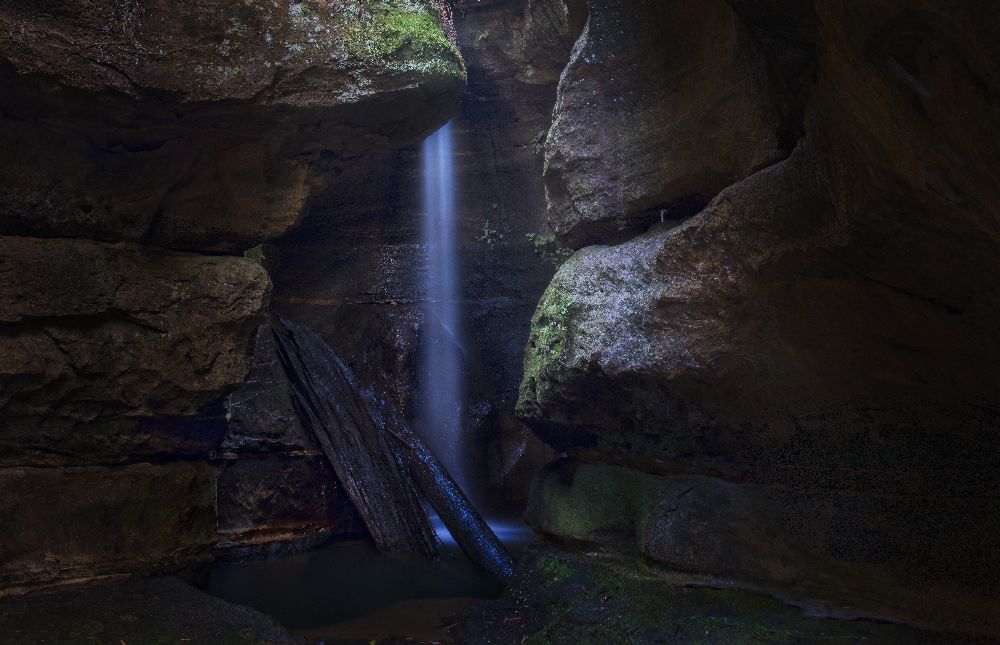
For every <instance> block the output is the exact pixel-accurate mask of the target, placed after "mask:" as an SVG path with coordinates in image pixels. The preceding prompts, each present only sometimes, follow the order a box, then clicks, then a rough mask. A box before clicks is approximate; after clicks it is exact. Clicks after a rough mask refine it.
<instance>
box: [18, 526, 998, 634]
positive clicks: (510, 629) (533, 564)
mask: <svg viewBox="0 0 1000 645" xmlns="http://www.w3.org/2000/svg"><path fill="white" fill-rule="evenodd" d="M334 552H335V553H336V551H334ZM314 557H315V554H313V555H312V556H310V555H308V554H303V555H301V557H300V558H299V559H298V561H296V560H292V561H291V562H292V567H291V568H292V569H293V570H294V569H295V567H296V566H299V567H307V566H308V567H309V568H310V570H311V569H317V575H325V574H326V573H328V572H327V571H326V570H325V569H323V567H322V566H319V567H316V561H315V560H314V559H311V558H314ZM337 557H342V553H341V555H338V556H337ZM352 558H353V559H354V560H356V561H357V563H358V564H357V566H358V567H365V568H370V567H372V561H371V560H368V561H366V560H365V558H358V557H356V554H355V555H354V556H352ZM285 560H286V558H280V559H276V560H271V561H268V562H266V563H260V564H258V565H256V566H255V567H252V568H250V569H245V568H244V569H236V570H237V571H241V572H242V574H243V577H242V578H239V577H237V578H232V577H230V578H229V582H232V583H234V584H237V585H240V584H244V585H246V584H249V585H254V584H259V583H261V581H264V580H268V579H269V577H268V576H269V575H271V574H273V573H274V571H275V570H276V569H274V568H273V567H275V566H283V561H285ZM296 562H297V564H296ZM336 562H338V563H339V564H343V560H342V559H341V560H337V561H336ZM320 564H321V565H322V562H320ZM377 566H383V567H387V568H386V569H385V570H384V571H383V572H382V573H381V574H380V573H379V572H378V570H377ZM396 566H399V565H398V563H395V562H394V563H392V564H390V565H386V564H384V563H383V564H382V565H376V571H375V574H374V575H373V576H372V577H371V582H372V583H373V584H383V585H384V584H386V582H387V579H386V578H385V577H384V576H385V575H391V576H398V575H399V572H398V571H395V570H393V569H392V568H393V567H396ZM406 566H407V567H409V566H410V565H406ZM303 570H304V569H303ZM408 570H409V571H410V572H411V573H414V572H419V569H408ZM386 571H389V574H386ZM346 573H347V574H348V575H347V576H346V577H341V578H339V579H338V580H337V583H336V584H337V585H339V587H338V588H339V589H341V590H342V591H344V592H345V593H349V592H350V583H349V582H347V581H351V580H353V581H355V582H357V578H356V576H355V577H351V576H352V575H353V574H352V572H350V571H348V572H346ZM283 575H284V574H283ZM270 580H271V583H272V587H271V588H270V589H269V591H270V592H271V593H273V594H274V597H275V598H277V597H278V596H279V595H281V594H282V593H283V592H284V591H287V590H283V589H281V587H280V585H276V584H274V582H275V581H274V579H270ZM286 580H287V579H286ZM209 582H210V584H209V588H211V581H209ZM452 582H454V581H452ZM216 584H218V581H217V582H216ZM466 590H467V589H466ZM460 591H461V589H460ZM310 592H312V590H310ZM420 594H424V595H425V596H426V597H414V596H419V595H420ZM226 595H228V596H230V598H229V599H223V598H220V597H218V596H216V595H212V594H209V593H206V592H205V591H202V590H200V589H197V588H195V587H194V586H192V585H189V584H187V583H185V582H183V581H181V580H179V579H177V578H170V577H161V578H151V579H134V580H125V581H119V582H111V583H105V584H92V585H86V586H80V587H75V588H69V589H63V590H60V591H54V592H49V593H36V594H32V595H29V596H26V597H22V598H7V599H4V600H0V643H3V644H4V645H7V644H9V645H21V644H22V643H23V644H26V645H27V644H30V645H49V644H52V645H56V644H59V645H62V644H66V643H68V644H76V643H81V644H84V643H87V644H89V643H100V644H104V643H108V644H111V645H140V644H142V645H145V644H149V645H165V644H168V643H169V644H177V643H192V644H198V643H205V644H209V645H214V644H219V645H243V644H248V645H257V644H261V645H263V644H265V643H270V644H275V645H285V644H296V645H307V644H312V645H315V644H317V643H322V645H355V644H358V645H371V644H372V643H376V644H377V645H402V644H406V645H429V644H431V643H440V644H441V645H445V644H447V643H464V644H470V645H508V644H510V645H591V644H593V645H615V644H619V643H620V644H623V645H624V644H634V645H639V644H643V645H645V644H647V643H648V644H651V645H652V644H659V643H710V644H729V643H834V644H840V643H844V644H846V643H866V644H886V645H889V644H900V645H902V644H906V645H910V644H916V645H922V644H926V645H931V644H949V645H950V644H954V643H970V644H971V643H984V644H985V643H992V642H997V641H990V640H988V639H974V638H970V637H967V636H958V635H955V634H939V633H931V632H926V631H921V630H919V629H916V628H913V627H908V626H904V625H898V624H892V623H887V622H880V621H875V620H837V619H832V618H823V617H818V616H816V615H814V614H810V613H809V612H808V611H805V610H803V609H802V608H800V607H796V606H791V605H788V604H786V603H783V602H781V601H779V600H776V599H774V598H773V597H771V596H767V595H763V594H758V593H752V592H747V591H740V590H736V589H720V588H715V587H704V586H697V585H691V584H689V583H688V582H685V579H684V577H683V576H681V577H669V576H668V577H664V576H662V575H650V574H648V572H643V571H641V570H640V569H639V568H635V567H633V566H630V565H629V566H625V565H623V562H622V561H621V560H613V559H607V558H603V557H600V556H596V557H595V555H594V554H584V553H567V552H564V551H559V550H555V549H551V548H548V547H543V546H539V545H535V546H533V547H531V548H529V549H528V550H527V551H526V552H525V553H524V554H523V557H522V564H521V566H519V568H518V572H517V574H516V576H515V578H514V580H513V582H512V584H511V585H510V586H509V587H507V588H506V589H505V590H503V591H502V593H499V594H494V595H493V597H486V596H488V595H489V594H485V593H482V594H478V597H477V596H476V595H465V596H458V597H447V594H446V593H445V592H444V591H443V590H442V589H437V590H435V589H432V588H418V589H415V590H410V592H409V593H404V594H401V595H400V594H396V595H395V596H394V595H392V594H390V595H389V596H384V595H383V596H379V598H378V599H376V600H375V601H372V602H376V601H377V602H382V605H381V606H376V605H374V604H370V606H368V605H366V606H362V605H355V606H353V607H351V608H350V611H349V612H348V614H344V615H341V616H339V617H338V620H335V621H332V622H331V623H330V624H327V625H322V624H313V625H311V626H308V627H301V626H299V627H295V626H291V627H289V626H288V625H287V623H286V624H285V625H283V624H282V623H281V622H279V620H278V618H276V617H272V615H268V614H267V613H264V612H263V611H259V610H258V609H253V608H251V607H248V606H244V605H242V604H238V603H234V602H231V601H230V600H231V596H233V595H234V593H233V592H230V593H228V594H226ZM346 597H347V596H337V595H336V594H333V595H332V596H331V598H330V599H329V600H330V602H335V603H336V602H342V601H343V599H344V598H346ZM251 600H253V601H254V602H256V603H257V605H258V606H266V605H268V603H269V602H270V603H272V604H273V602H274V601H273V599H272V600H271V601H266V602H265V601H262V600H261V599H260V597H257V598H256V599H253V598H251ZM300 601H301V599H300V598H297V597H296V595H295V594H294V593H293V594H290V595H287V602H288V603H289V606H293V605H295V604H296V603H298V604H299V605H301V602H300ZM276 608H277V610H278V612H277V613H279V614H280V613H282V612H283V611H288V609H287V608H286V609H282V608H281V607H280V606H276ZM289 615H291V614H289ZM298 619H299V620H302V618H301V617H300V618H298ZM292 620H296V618H295V617H294V616H293V618H292ZM313 620H314V622H315V620H316V618H315V617H313ZM393 634H400V635H393Z"/></svg>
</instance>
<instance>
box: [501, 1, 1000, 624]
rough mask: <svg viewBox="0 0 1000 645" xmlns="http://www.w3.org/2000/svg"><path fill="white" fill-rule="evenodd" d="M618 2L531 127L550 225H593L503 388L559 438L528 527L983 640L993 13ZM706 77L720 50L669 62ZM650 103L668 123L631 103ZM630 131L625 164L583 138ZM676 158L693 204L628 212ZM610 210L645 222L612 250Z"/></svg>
mask: <svg viewBox="0 0 1000 645" xmlns="http://www.w3.org/2000/svg"><path fill="white" fill-rule="evenodd" d="M634 4H635V3H622V2H617V1H610V2H603V1H592V2H590V3H589V6H590V19H589V26H588V28H587V29H586V30H585V31H584V34H583V37H582V38H581V39H580V40H579V41H578V42H577V45H576V48H575V51H574V58H573V62H572V63H571V64H570V66H569V67H568V68H567V70H566V71H565V72H564V74H563V76H562V80H561V82H560V89H559V92H560V98H559V101H558V103H557V106H556V114H555V119H554V126H553V130H552V134H550V137H549V140H548V142H547V144H546V158H547V170H546V173H547V179H548V186H549V218H550V222H551V223H552V226H553V227H554V228H555V229H556V230H557V231H559V232H560V233H561V234H563V235H564V236H565V237H566V239H568V240H570V241H572V242H574V243H575V244H585V243H594V242H603V243H605V244H604V245H596V246H589V247H586V248H583V249H582V250H580V251H578V252H577V253H576V254H575V255H574V256H573V257H572V258H571V259H570V260H569V261H568V262H567V263H566V264H564V265H563V266H562V267H561V268H560V270H559V272H558V273H557V275H556V276H555V278H554V280H553V281H552V283H551V284H550V285H549V287H548V289H547V290H546V293H545V295H544V296H543V298H542V300H541V302H540V304H539V307H538V309H537V310H536V312H535V316H534V319H533V326H532V335H531V339H530V341H529V345H528V348H527V350H526V354H525V378H524V380H523V382H522V389H521V397H520V400H519V403H518V410H519V413H520V414H521V415H522V417H523V418H524V419H525V420H526V421H527V422H528V423H530V424H531V425H532V427H533V428H534V429H535V430H536V431H537V432H538V434H539V435H540V436H541V437H543V438H545V439H546V440H547V441H548V442H549V443H551V444H552V445H553V446H556V447H557V448H559V449H561V450H568V451H569V452H570V460H569V461H568V462H565V463H563V464H561V465H559V466H558V467H554V468H555V469H554V470H553V471H551V472H549V473H548V474H546V475H544V476H543V477H542V478H541V479H540V480H539V482H538V486H537V488H536V495H535V498H534V501H533V504H532V509H533V510H532V514H531V517H532V521H533V523H534V524H535V526H536V527H537V528H539V529H540V530H542V531H543V532H546V533H548V534H550V535H551V536H553V537H557V538H559V539H562V540H568V541H570V542H576V541H582V542H585V543H594V542H598V543H605V544H612V543H613V544H617V545H618V546H619V548H630V549H631V548H636V546H635V545H637V548H638V549H639V550H640V551H641V552H642V553H643V554H645V555H646V556H648V557H649V558H651V559H653V560H655V561H658V562H661V563H664V564H667V565H670V566H672V567H677V568H681V569H686V570H690V571H694V572H699V573H706V574H711V575H716V576H724V577H727V578H731V579H737V580H741V581H743V582H744V583H745V584H764V585H775V586H778V587H781V588H784V589H795V590H797V592H798V593H799V594H800V595H801V596H802V597H813V598H816V597H819V598H825V599H826V600H829V601H831V602H832V603H834V604H835V605H836V606H838V607H844V606H847V607H850V608H851V611H856V612H858V613H864V612H866V611H871V612H875V613H877V614H879V615H888V616H895V617H902V618H905V619H908V620H913V621H917V622H923V623H926V624H931V625H937V626H941V625H944V626H947V627H949V628H953V629H964V630H971V631H979V632H989V633H994V634H995V633H998V632H1000V625H998V624H997V623H996V621H995V616H997V615H1000V614H998V612H997V609H998V606H1000V604H998V603H1000V594H998V593H997V589H996V584H995V583H996V581H997V580H998V579H1000V560H998V558H997V555H996V554H997V553H998V552H1000V551H998V547H1000V544H998V541H997V540H998V538H997V536H998V535H1000V531H998V529H1000V526H998V524H997V517H1000V516H998V514H997V511H998V510H1000V509H998V507H997V498H996V495H995V492H996V490H997V486H998V484H1000V480H998V479H997V473H998V472H1000V470H998V468H997V466H998V465H1000V450H998V448H997V444H996V441H995V439H996V436H997V432H998V430H1000V414H998V411H1000V399H998V395H997V389H996V387H995V386H994V382H995V380H996V379H995V378H994V377H993V374H994V373H995V370H996V367H997V359H998V357H1000V347H998V345H997V339H996V334H995V333H994V332H993V330H994V329H995V328H996V326H997V324H998V322H1000V293H998V290H997V286H996V285H997V284H998V278H1000V270H998V266H1000V265H998V264H997V263H996V261H995V258H996V254H997V251H998V246H997V244H998V241H1000V237H998V232H1000V231H998V219H997V215H996V209H997V207H998V206H997V205H998V204H1000V200H998V199H997V195H996V194H995V192H996V190H997V188H996V186H997V179H998V176H997V175H998V173H1000V170H998V169H1000V164H998V163H997V161H998V151H1000V150H998V147H997V145H998V144H997V138H996V136H995V134H996V132H995V130H996V128H995V121H996V120H995V118H994V117H995V110H996V105H997V104H998V97H1000V94H998V90H1000V87H998V86H997V84H996V82H995V78H994V77H995V74H994V73H993V70H995V69H996V68H997V63H998V62H1000V49H998V48H997V47H996V46H995V45H994V44H993V43H994V39H993V38H992V37H991V36H990V34H991V33H993V32H994V31H995V29H996V27H997V24H996V20H995V17H994V15H993V14H992V13H990V12H988V11H983V10H982V7H977V6H975V5H974V4H958V3H952V2H941V1H934V0H927V1H922V2H918V3H901V2H879V3H868V4H865V5H864V6H859V5H857V4H856V3H848V2H838V1H835V0H817V1H816V2H815V3H783V2H767V3H745V2H730V3H728V6H726V5H723V3H722V2H717V3H701V4H699V5H698V6H697V7H695V6H693V5H690V4H689V3H683V2H660V3H651V4H650V5H649V7H648V8H647V7H646V5H641V6H642V7H643V10H644V11H653V10H654V8H655V10H656V11H660V12H662V15H663V19H662V20H661V21H660V22H658V23H656V24H657V25H658V26H657V27H656V29H657V30H660V31H663V32H666V31H669V30H675V31H676V30H682V29H683V28H684V26H685V25H691V24H697V25H701V26H702V28H703V29H702V30H701V31H699V32H698V34H697V37H698V42H705V43H708V42H712V43H720V42H721V43H726V45H725V46H723V47H717V48H716V47H713V48H712V49H711V50H705V49H703V48H699V47H676V46H675V42H674V41H673V40H671V39H667V38H662V37H660V38H656V37H653V36H652V35H650V36H649V37H648V38H647V37H645V36H643V34H644V33H645V31H647V30H650V29H652V27H650V26H649V22H648V21H647V22H644V23H643V24H642V25H640V24H639V23H638V20H639V16H640V15H641V12H640V13H633V12H632V9H633V8H634ZM787 5H795V6H794V7H792V6H787ZM625 33H629V34H639V37H637V38H635V39H627V38H626V39H623V38H621V37H616V35H619V34H625ZM609 40H613V41H614V42H617V43H618V44H619V47H618V48H598V51H600V52H602V57H601V58H600V63H601V70H602V72H601V74H600V75H596V74H594V73H592V72H588V71H587V70H588V68H587V66H588V65H590V64H596V61H597V59H596V58H593V59H592V58H588V56H590V55H591V54H589V53H588V52H590V51H591V49H593V48H594V47H595V43H601V42H607V41H609ZM650 48H652V50H653V51H650ZM593 55H594V56H596V55H597V54H596V53H595V54H593ZM664 65H667V66H668V68H669V69H670V70H680V71H681V72H680V73H678V74H676V75H673V76H672V75H671V74H670V73H666V72H664ZM699 69H701V70H721V71H718V72H717V73H707V74H698V73H683V70H699ZM740 70H752V71H753V73H748V72H745V71H740ZM728 71H740V73H739V76H740V79H739V82H734V81H733V79H732V78H731V77H730V76H728V74H727V72H728ZM649 78H661V79H664V82H665V83H666V82H671V83H674V85H673V86H672V88H671V91H666V90H662V91H660V92H659V93H658V94H657V93H653V87H654V85H655V84H653V85H651V84H647V83H645V82H644V81H645V79H649ZM612 83H614V86H613V87H611V89H610V90H609V89H605V88H606V87H607V86H609V84H612ZM637 86H638V87H640V88H641V89H645V90H648V91H646V92H642V91H639V90H638V89H637V90H636V91H635V92H634V93H632V94H629V95H627V96H626V95H621V94H620V92H619V91H618V90H616V89H615V87H637ZM737 88H738V89H737ZM585 96H586V98H585ZM618 98H620V99H621V101H620V102H619V103H615V101H614V99H618ZM633 98H634V99H635V100H633ZM713 110H715V111H716V112H714V113H713ZM668 114H677V115H683V116H681V117H677V120H671V121H670V122H668V123H667V124H666V125H664V124H662V123H660V122H658V121H656V120H655V119H654V117H653V116H651V115H668ZM713 114H714V116H713ZM727 114H729V115H739V118H733V117H731V116H730V117H725V116H724V115H727ZM797 119H798V121H797ZM681 123H683V124H684V125H683V127H684V129H685V131H684V132H683V133H682V134H680V135H677V134H676V133H674V134H673V135H672V134H671V133H672V129H671V128H672V127H673V125H674V124H681ZM745 123H751V124H753V125H752V126H748V127H744V126H743V125H742V124H745ZM678 127H679V126H678ZM720 132H722V133H725V136H724V137H721V138H719V137H717V135H718V133H720ZM789 134H793V135H795V136H793V137H792V138H791V145H789ZM748 135H749V138H746V137H747V136H748ZM598 139H600V140H598ZM796 139H797V140H796ZM636 140H642V141H644V144H643V145H642V146H641V147H639V148H637V150H640V151H641V154H636V155H634V156H631V157H627V158H628V163H627V164H626V163H624V162H622V161H621V157H620V156H616V155H615V154H610V155H608V156H607V157H603V156H600V155H596V154H590V153H591V152H593V151H596V150H603V149H605V148H607V147H609V146H610V147H609V148H608V149H609V150H611V151H615V150H619V149H620V150H622V151H624V152H625V153H627V152H628V151H629V150H632V149H633V148H632V146H633V143H630V142H634V141H636ZM619 141H621V142H623V143H622V146H621V147H620V148H618V147H616V146H617V142H619ZM688 141H690V142H691V145H693V146H694V148H695V153H693V154H688V153H686V152H685V148H684V147H683V145H686V144H685V143H684V142H688ZM609 142H610V143H609ZM792 147H794V151H791V150H790V148H792ZM588 151H589V152H588ZM782 151H785V152H782ZM788 152H791V154H788ZM781 156H784V157H785V158H784V159H781V160H778V159H777V158H778V157H781ZM763 166H766V167H763ZM718 168H725V169H726V171H725V172H722V173H720V172H717V169H718ZM678 176H683V177H686V178H699V179H698V181H699V182H700V184H699V188H698V194H700V195H702V196H703V197H704V198H706V199H708V200H710V201H709V203H708V205H707V206H706V207H705V208H704V209H703V210H700V212H697V214H693V213H690V212H687V213H681V217H680V218H678V219H676V220H674V221H671V217H669V215H670V214H671V213H673V212H676V211H674V210H673V209H672V207H671V206H670V204H669V203H668V204H667V205H666V206H665V209H666V214H667V217H664V218H662V219H663V221H662V223H661V221H660V218H659V217H649V216H646V217H645V219H643V218H642V217H639V215H641V214H642V213H643V212H644V211H643V208H645V207H646V205H647V204H649V203H651V202H667V201H668V200H670V199H673V198H674V196H678V195H684V194H686V193H688V192H690V191H689V190H688V189H687V188H684V189H682V190H675V188H674V187H675V186H676V185H677V183H676V177H678ZM637 178H638V179H637ZM707 178H712V180H711V181H708V180H707ZM640 180H641V181H640ZM650 195H656V198H655V199H652V198H650V200H651V201H650V200H647V196H650ZM632 215H635V218H632V217H631V216H632ZM623 218H624V219H623ZM626 220H627V221H628V222H633V223H634V225H635V227H639V226H640V225H644V226H649V225H650V223H652V226H649V228H648V230H646V231H645V232H641V233H640V234H638V235H634V237H632V238H631V239H629V240H627V241H624V242H621V239H622V235H623V231H626V232H627V231H636V230H637V229H636V228H635V227H633V224H628V225H627V226H626V225H624V224H623V223H622V222H625V221H626ZM560 227H561V228H560ZM630 227H632V228H630ZM633 234H634V233H633ZM619 242H621V243H619ZM608 243H611V244H614V245H610V246H609V245H606V244H608ZM588 482H589V483H588ZM594 482H600V485H598V484H595V483H594ZM622 500H626V501H622ZM623 545H632V546H623Z"/></svg>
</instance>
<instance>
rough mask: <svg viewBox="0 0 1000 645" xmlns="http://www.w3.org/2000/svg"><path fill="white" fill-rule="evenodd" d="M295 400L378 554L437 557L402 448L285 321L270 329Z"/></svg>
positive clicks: (312, 342) (337, 369) (317, 345)
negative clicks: (352, 503) (373, 542)
mask: <svg viewBox="0 0 1000 645" xmlns="http://www.w3.org/2000/svg"><path fill="white" fill-rule="evenodd" d="M272 329H273V330H274V335H275V338H276V340H277V343H278V353H279V355H280V357H281V362H282V364H283V366H284V368H285V371H286V372H287V374H288V378H289V380H290V381H291V383H292V391H293V400H294V401H295V406H296V409H297V410H298V411H299V414H300V416H301V417H302V420H303V422H304V423H305V424H306V425H307V426H308V427H309V428H310V430H312V432H313V433H314V434H315V435H316V438H317V440H318V441H319V444H320V446H321V447H322V448H323V452H324V453H325V454H326V457H327V459H329V460H330V464H331V465H332V466H333V469H334V471H335V472H336V473H337V478H338V479H339V480H340V483H341V485H343V487H344V489H345V490H346V491H347V494H348V495H349V496H350V498H351V500H352V501H353V502H354V505H355V506H356V507H357V509H358V512H359V513H360V514H361V517H362V518H363V519H364V522H365V525H366V526H367V527H368V532H369V533H370V534H371V536H372V539H373V540H374V541H375V545H376V547H377V548H378V549H379V550H380V551H382V552H388V553H419V554H422V555H424V556H426V557H428V558H431V559H437V557H438V543H437V536H436V535H435V534H434V530H433V528H432V527H431V525H430V522H429V521H428V519H427V514H426V512H425V511H424V509H423V506H421V504H420V500H419V498H418V497H417V493H416V491H415V490H414V487H413V482H412V479H411V478H410V475H409V473H408V471H407V469H406V465H405V461H404V459H403V457H402V455H401V452H400V447H399V444H398V442H397V441H396V440H395V439H393V438H392V437H391V436H389V434H388V433H387V432H386V431H385V427H384V424H383V423H382V422H381V415H380V413H379V411H378V410H377V409H374V408H373V407H372V404H371V402H370V401H369V400H368V399H367V398H365V397H364V396H363V394H362V392H361V390H360V388H359V387H358V385H357V382H356V381H355V379H354V375H353V373H352V372H351V370H350V368H348V367H347V365H346V364H345V363H344V362H343V361H342V360H341V359H340V357H339V356H337V354H336V353H335V352H334V351H333V349H331V348H330V346H329V345H327V344H326V342H325V341H324V340H323V339H322V338H320V337H319V336H318V335H317V334H316V333H314V332H312V331H310V330H309V329H306V328H305V327H302V326H300V325H296V324H295V323H292V322H289V321H287V320H284V319H282V320H281V321H280V323H274V324H273V325H272Z"/></svg>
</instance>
